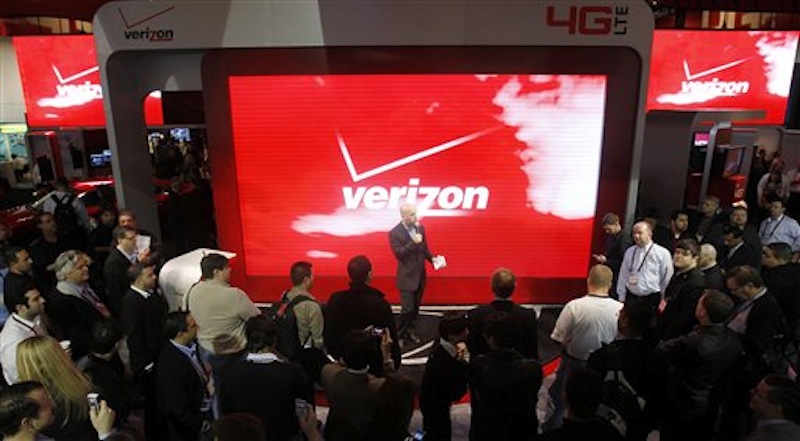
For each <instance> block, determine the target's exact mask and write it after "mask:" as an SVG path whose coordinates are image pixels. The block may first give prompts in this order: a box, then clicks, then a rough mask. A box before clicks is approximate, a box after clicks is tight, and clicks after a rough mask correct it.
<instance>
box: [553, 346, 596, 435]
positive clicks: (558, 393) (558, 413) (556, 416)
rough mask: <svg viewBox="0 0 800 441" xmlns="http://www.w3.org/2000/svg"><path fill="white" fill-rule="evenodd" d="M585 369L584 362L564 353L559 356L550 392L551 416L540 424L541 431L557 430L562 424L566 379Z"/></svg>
mask: <svg viewBox="0 0 800 441" xmlns="http://www.w3.org/2000/svg"><path fill="white" fill-rule="evenodd" d="M582 367H586V361H585V360H578V359H577V358H573V357H570V356H569V355H568V354H567V352H566V351H564V352H562V354H561V363H559V365H558V369H557V370H556V379H555V381H554V382H553V384H552V385H550V390H549V391H548V393H549V395H550V402H551V403H553V414H552V415H551V416H550V418H549V419H548V420H547V421H545V422H544V424H542V431H544V432H550V431H553V430H556V429H558V428H559V427H561V426H562V425H563V424H564V402H565V397H564V389H565V388H566V384H567V378H569V376H570V374H572V372H574V371H576V370H578V369H580V368H582Z"/></svg>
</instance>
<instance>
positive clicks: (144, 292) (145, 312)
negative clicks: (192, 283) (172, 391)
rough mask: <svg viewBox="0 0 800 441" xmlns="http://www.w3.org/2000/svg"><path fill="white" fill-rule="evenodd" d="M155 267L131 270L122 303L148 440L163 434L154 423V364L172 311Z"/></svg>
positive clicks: (133, 267) (138, 264) (124, 330)
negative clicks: (159, 282)
mask: <svg viewBox="0 0 800 441" xmlns="http://www.w3.org/2000/svg"><path fill="white" fill-rule="evenodd" d="M154 271H155V268H154V267H153V266H147V265H144V264H142V263H136V264H134V265H133V266H131V267H130V268H129V269H128V273H127V277H128V280H131V281H132V282H131V285H130V288H129V289H128V293H127V294H125V299H124V300H123V302H122V326H123V332H124V333H125V335H126V336H127V338H128V350H129V352H130V366H131V370H132V371H133V375H134V379H135V381H136V384H137V386H138V388H139V391H140V392H141V394H142V396H144V399H145V403H144V412H145V421H146V422H147V423H146V425H145V427H146V429H147V431H148V432H147V438H148V439H149V438H153V437H155V436H157V435H158V434H159V433H158V431H157V429H158V427H157V426H154V425H153V424H151V423H150V421H153V422H154V421H156V419H157V413H156V410H155V409H156V400H155V397H156V396H157V395H158V390H157V389H156V380H155V375H154V372H155V371H154V370H153V363H155V361H156V360H158V355H159V353H160V352H161V349H162V348H163V347H164V343H165V342H166V337H164V333H163V329H164V321H165V320H166V318H167V313H168V312H169V306H168V305H167V301H166V299H164V297H163V296H161V295H160V294H159V293H158V290H157V289H156V275H155V272H154Z"/></svg>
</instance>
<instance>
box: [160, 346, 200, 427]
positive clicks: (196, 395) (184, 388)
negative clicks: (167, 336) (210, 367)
mask: <svg viewBox="0 0 800 441" xmlns="http://www.w3.org/2000/svg"><path fill="white" fill-rule="evenodd" d="M156 383H157V390H158V396H157V397H156V399H157V402H158V404H157V406H158V412H159V414H160V415H161V417H162V418H163V419H164V421H165V422H166V427H167V433H166V435H167V436H166V437H165V439H169V440H171V441H178V440H185V441H196V440H197V439H198V436H199V434H200V429H201V427H202V425H203V417H204V415H203V414H202V413H201V412H200V406H201V405H202V404H203V396H204V390H203V389H204V388H205V385H204V384H203V380H201V378H200V376H199V375H198V374H197V371H196V370H195V368H194V367H192V362H191V361H190V360H189V358H188V357H187V356H186V355H184V354H183V353H182V352H181V351H180V350H179V349H178V348H176V347H175V346H174V345H173V344H172V342H167V343H165V344H164V348H163V349H162V350H161V355H160V356H159V357H158V363H157V364H156Z"/></svg>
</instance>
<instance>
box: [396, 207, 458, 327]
mask: <svg viewBox="0 0 800 441" xmlns="http://www.w3.org/2000/svg"><path fill="white" fill-rule="evenodd" d="M400 218H401V220H400V223H398V224H397V226H395V227H394V228H392V230H391V231H390V232H389V244H390V245H391V246H392V252H393V253H394V256H395V257H396V258H397V289H398V290H399V291H400V303H401V310H400V324H399V325H398V327H397V328H398V332H397V334H398V336H399V338H400V340H401V341H402V342H403V343H406V342H408V341H411V342H414V343H419V341H420V340H419V337H417V335H416V334H415V333H414V326H415V324H416V321H417V315H419V305H420V303H421V302H422V294H423V292H424V291H425V279H426V276H425V261H426V260H427V261H429V262H431V263H432V264H433V267H434V268H435V269H436V270H439V269H441V268H444V267H445V266H447V261H446V260H445V258H444V256H433V254H431V250H430V249H429V248H428V240H427V238H426V236H425V227H423V226H422V225H421V224H420V223H419V221H418V220H417V209H416V207H414V206H413V205H411V204H403V205H402V206H401V207H400Z"/></svg>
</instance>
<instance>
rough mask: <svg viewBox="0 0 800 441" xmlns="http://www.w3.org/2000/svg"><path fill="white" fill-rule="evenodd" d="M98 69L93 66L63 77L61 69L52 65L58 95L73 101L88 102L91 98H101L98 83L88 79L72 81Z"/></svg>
mask: <svg viewBox="0 0 800 441" xmlns="http://www.w3.org/2000/svg"><path fill="white" fill-rule="evenodd" d="M98 70H99V68H98V67H97V66H94V67H90V68H89V69H86V70H84V71H81V72H78V73H76V74H74V75H70V76H68V77H66V78H64V77H63V76H62V75H61V71H60V70H59V69H58V68H57V67H56V66H55V65H54V66H53V72H54V73H55V75H56V78H57V79H58V84H56V91H57V94H58V97H59V98H65V99H68V100H70V101H74V102H89V101H91V100H101V99H103V88H102V87H101V86H100V85H99V84H97V83H92V82H91V81H89V80H85V81H83V83H77V84H75V83H73V82H74V81H77V80H80V79H82V78H85V77H86V76H88V75H91V74H93V73H95V72H97V71H98Z"/></svg>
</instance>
